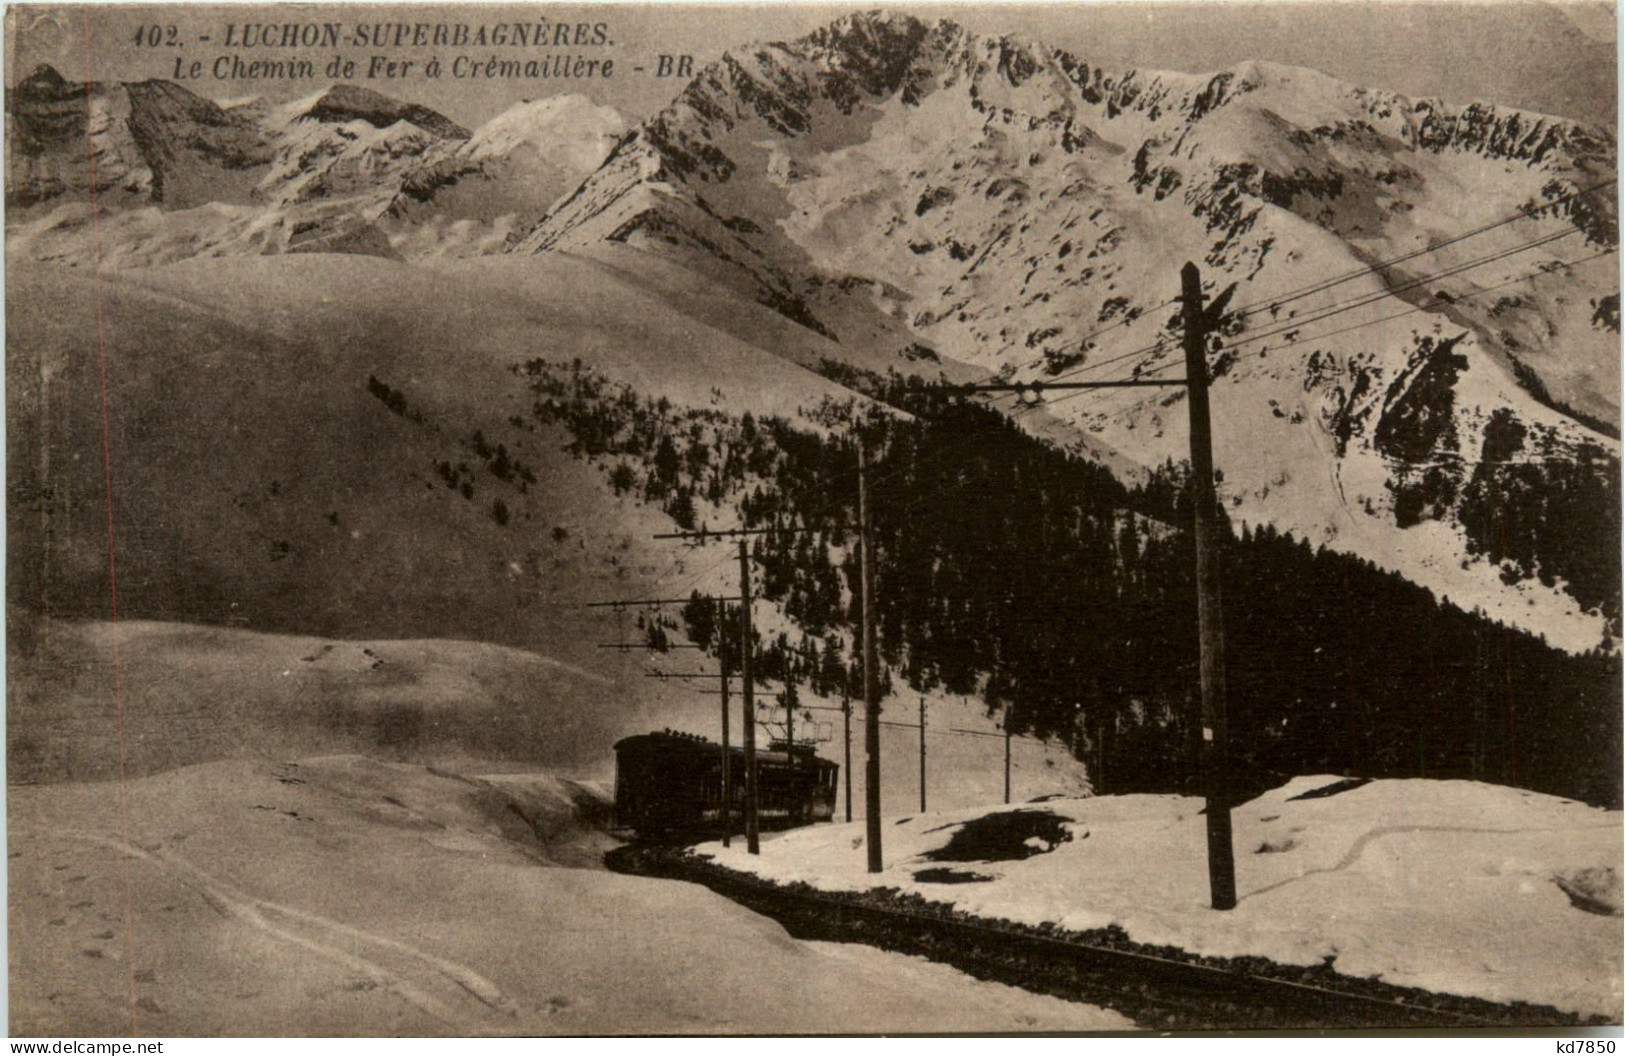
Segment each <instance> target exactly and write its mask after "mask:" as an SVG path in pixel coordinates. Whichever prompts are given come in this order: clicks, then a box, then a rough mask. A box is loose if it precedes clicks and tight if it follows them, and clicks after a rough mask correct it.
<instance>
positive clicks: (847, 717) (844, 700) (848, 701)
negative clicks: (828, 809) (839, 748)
mask: <svg viewBox="0 0 1625 1056" xmlns="http://www.w3.org/2000/svg"><path fill="white" fill-rule="evenodd" d="M841 722H842V724H843V725H844V726H845V727H846V821H847V824H849V825H850V824H851V823H852V691H851V690H850V689H847V688H845V687H844V686H843V688H842V689H841Z"/></svg>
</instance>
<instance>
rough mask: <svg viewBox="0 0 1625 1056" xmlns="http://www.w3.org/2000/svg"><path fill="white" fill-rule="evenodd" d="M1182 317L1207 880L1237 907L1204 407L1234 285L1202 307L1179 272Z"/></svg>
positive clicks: (1196, 290) (1193, 283)
mask: <svg viewBox="0 0 1625 1056" xmlns="http://www.w3.org/2000/svg"><path fill="white" fill-rule="evenodd" d="M1179 277H1180V287H1181V297H1180V299H1181V300H1182V301H1183V302H1184V308H1183V311H1182V313H1181V314H1182V315H1183V316H1184V323H1185V381H1186V386H1187V389H1188V391H1189V403H1190V416H1191V503H1192V505H1194V506H1195V508H1196V598H1197V625H1198V632H1199V636H1200V639H1201V672H1202V747H1201V753H1202V783H1203V786H1204V792H1205V794H1206V797H1207V868H1208V885H1209V888H1210V890H1211V893H1212V896H1213V908H1214V909H1234V908H1235V906H1236V863H1235V850H1234V848H1233V846H1232V841H1231V833H1230V730H1229V721H1228V719H1227V717H1226V715H1225V672H1224V618H1223V609H1222V606H1221V602H1220V596H1219V578H1220V577H1219V569H1220V565H1219V560H1220V555H1219V547H1220V542H1221V540H1220V525H1219V518H1218V501H1217V497H1216V496H1215V495H1214V491H1213V426H1212V421H1211V418H1210V416H1209V410H1208V373H1207V337H1208V334H1209V333H1210V332H1212V330H1213V329H1214V328H1215V324H1216V323H1217V321H1218V314H1219V310H1220V309H1222V308H1223V306H1224V304H1225V302H1226V301H1228V299H1229V294H1230V292H1231V291H1232V290H1234V287H1233V286H1232V287H1231V289H1230V290H1226V291H1225V293H1224V294H1223V295H1221V296H1220V297H1219V299H1218V300H1216V301H1215V302H1214V304H1213V307H1212V308H1211V309H1209V310H1207V311H1203V310H1202V300H1203V296H1202V276H1201V272H1199V271H1198V270H1197V268H1196V265H1195V264H1191V263H1187V264H1186V265H1185V267H1184V268H1183V269H1181V270H1180V273H1179Z"/></svg>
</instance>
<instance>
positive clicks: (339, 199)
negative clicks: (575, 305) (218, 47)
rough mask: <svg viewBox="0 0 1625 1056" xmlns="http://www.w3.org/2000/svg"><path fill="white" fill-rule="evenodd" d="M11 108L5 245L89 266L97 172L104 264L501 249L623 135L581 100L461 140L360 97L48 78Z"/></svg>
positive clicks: (529, 108)
mask: <svg viewBox="0 0 1625 1056" xmlns="http://www.w3.org/2000/svg"><path fill="white" fill-rule="evenodd" d="M7 108H8V112H9V114H10V115H11V121H10V122H9V123H8V126H7V127H8V129H9V132H8V144H7V157H8V172H7V190H6V200H7V205H8V210H9V212H10V214H11V219H10V224H11V230H10V231H9V232H8V236H9V241H10V242H11V248H12V249H13V251H16V250H18V249H20V250H21V251H22V252H23V253H24V254H26V255H28V256H32V257H37V258H43V259H51V260H61V261H66V262H69V263H74V262H82V261H84V260H86V259H88V258H89V256H90V254H91V253H92V252H93V251H94V243H95V240H94V239H93V238H92V237H91V233H90V232H89V219H90V210H91V194H90V190H91V183H92V178H91V173H92V171H94V173H95V178H94V183H95V184H96V191H97V196H96V206H97V207H98V208H100V209H102V210H103V212H104V214H106V216H105V223H104V226H105V227H106V228H107V230H104V231H103V232H102V239H101V242H102V249H103V263H104V264H109V265H112V266H129V265H146V264H156V263H168V262H171V261H175V260H180V259H185V258H188V257H193V256H230V255H238V254H245V253H246V254H259V253H266V252H289V251H306V252H309V251H324V252H350V253H369V254H378V255H386V256H394V255H407V256H421V255H431V254H432V255H440V254H443V253H447V252H451V253H458V254H462V253H470V252H473V253H478V252H490V251H495V250H500V249H501V248H503V247H504V245H505V242H506V237H507V236H508V234H509V233H510V231H511V230H512V229H514V228H516V227H517V228H519V229H520V230H523V229H527V228H528V227H529V226H530V225H531V224H533V223H534V222H535V220H536V219H537V218H538V217H539V216H541V215H542V214H543V213H544V212H545V211H546V209H547V207H548V206H549V205H550V204H552V202H553V201H554V200H555V199H556V198H557V197H558V196H559V194H560V193H561V192H563V191H566V190H568V189H570V188H571V187H573V186H575V185H576V184H577V183H579V182H580V180H581V179H582V178H583V177H584V176H585V175H586V174H587V173H589V172H591V171H592V169H593V168H595V167H596V166H597V164H598V163H599V162H600V161H601V160H602V159H603V157H604V154H605V153H607V151H608V149H609V146H610V145H611V144H612V143H613V140H614V138H615V137H616V136H617V135H619V134H620V132H621V131H622V129H623V122H622V121H621V119H620V116H619V115H618V114H617V113H616V112H615V111H614V110H612V109H609V108H602V107H596V106H593V105H592V104H590V103H588V102H587V101H586V100H585V99H582V98H580V97H579V96H565V97H560V98H557V99H550V100H544V101H542V102H539V103H523V104H519V105H518V106H516V107H514V108H513V109H512V110H510V111H508V112H505V113H503V114H499V115H498V116H497V117H496V118H494V119H493V120H492V121H490V122H489V123H488V124H487V125H486V126H485V127H483V128H481V129H479V130H476V132H474V133H470V132H469V131H468V130H467V129H465V128H463V127H461V126H460V125H458V124H456V123H455V122H453V121H451V120H450V119H448V118H447V117H445V116H444V115H442V114H440V113H437V112H436V111H434V110H431V109H429V108H428V107H424V106H420V105H416V104H410V103H403V102H400V101H398V100H396V99H392V98H390V97H389V96H386V95H383V94H381V93H379V92H375V91H372V90H370V89H367V88H361V87H357V86H354V85H347V84H343V85H335V86H333V87H331V88H327V89H325V90H323V91H319V92H316V93H314V94H312V95H310V96H307V97H305V98H302V99H298V100H295V101H293V102H290V103H285V104H282V105H270V104H268V103H266V102H265V101H264V100H262V99H257V98H249V99H240V100H229V101H226V102H224V103H220V102H215V101H212V100H209V99H205V98H203V97H201V96H198V95H196V94H194V93H192V92H190V91H188V90H186V89H185V88H183V87H181V86H179V85H177V84H174V83H172V82H169V81H161V80H153V81H143V82H139V83H112V84H91V85H88V86H87V85H83V84H72V83H69V82H68V81H66V80H64V79H63V78H62V76H61V75H60V74H58V73H57V71H55V70H54V69H52V68H50V67H48V66H46V67H41V68H40V69H38V70H36V71H35V72H34V73H33V74H32V75H30V76H29V77H28V78H27V79H26V80H24V81H22V82H21V83H19V84H18V85H17V86H16V87H15V88H14V89H12V90H11V92H10V93H9V94H8V98H7ZM87 134H88V136H89V140H90V143H91V144H92V149H90V150H87V149H86V146H85V143H86V137H87ZM453 185H460V186H459V187H458V189H457V190H455V191H453V190H452V189H451V188H452V186H453ZM475 185H478V186H479V188H480V190H479V192H478V193H475V192H474V191H472V188H473V187H474V186H475Z"/></svg>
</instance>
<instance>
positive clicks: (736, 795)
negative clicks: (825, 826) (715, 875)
mask: <svg viewBox="0 0 1625 1056" xmlns="http://www.w3.org/2000/svg"><path fill="white" fill-rule="evenodd" d="M727 766H728V774H729V777H730V779H731V781H732V790H731V791H732V796H731V802H730V804H729V810H728V814H729V820H730V822H731V825H730V827H731V828H732V829H733V830H734V831H742V830H743V828H744V809H745V751H744V749H743V748H740V747H737V746H734V747H730V748H729V751H728V756H727ZM722 768H723V755H722V746H721V745H719V744H717V743H716V742H715V741H710V740H707V739H705V738H704V737H701V736H699V735H697V734H692V733H679V732H676V731H673V730H663V731H660V732H657V733H643V734H638V735H636V736H633V737H626V738H623V739H622V740H620V741H617V742H616V744H615V825H616V826H617V827H619V828H625V829H632V830H634V831H636V832H638V833H639V834H652V833H699V834H705V833H720V832H721V831H722V787H723V780H722V777H723V769H722ZM839 771H840V767H839V766H837V765H836V764H835V763H832V762H830V761H829V760H827V759H820V758H819V757H818V755H817V753H816V752H815V751H814V750H813V748H812V747H811V746H810V745H800V744H798V745H787V744H784V743H783V742H773V743H770V744H769V745H768V746H767V748H766V749H764V750H761V751H758V752H757V753H756V802H757V810H756V814H757V822H758V824H759V825H760V826H761V827H762V828H764V829H780V828H790V827H792V826H797V825H807V824H811V823H813V822H818V821H829V820H830V819H831V818H833V817H834V816H835V789H836V775H837V774H838V773H839Z"/></svg>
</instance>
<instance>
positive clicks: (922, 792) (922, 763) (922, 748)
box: [920, 696, 925, 814]
mask: <svg viewBox="0 0 1625 1056" xmlns="http://www.w3.org/2000/svg"><path fill="white" fill-rule="evenodd" d="M920 813H921V814H924V813H925V698H924V697H923V696H922V697H921V698H920Z"/></svg>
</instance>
